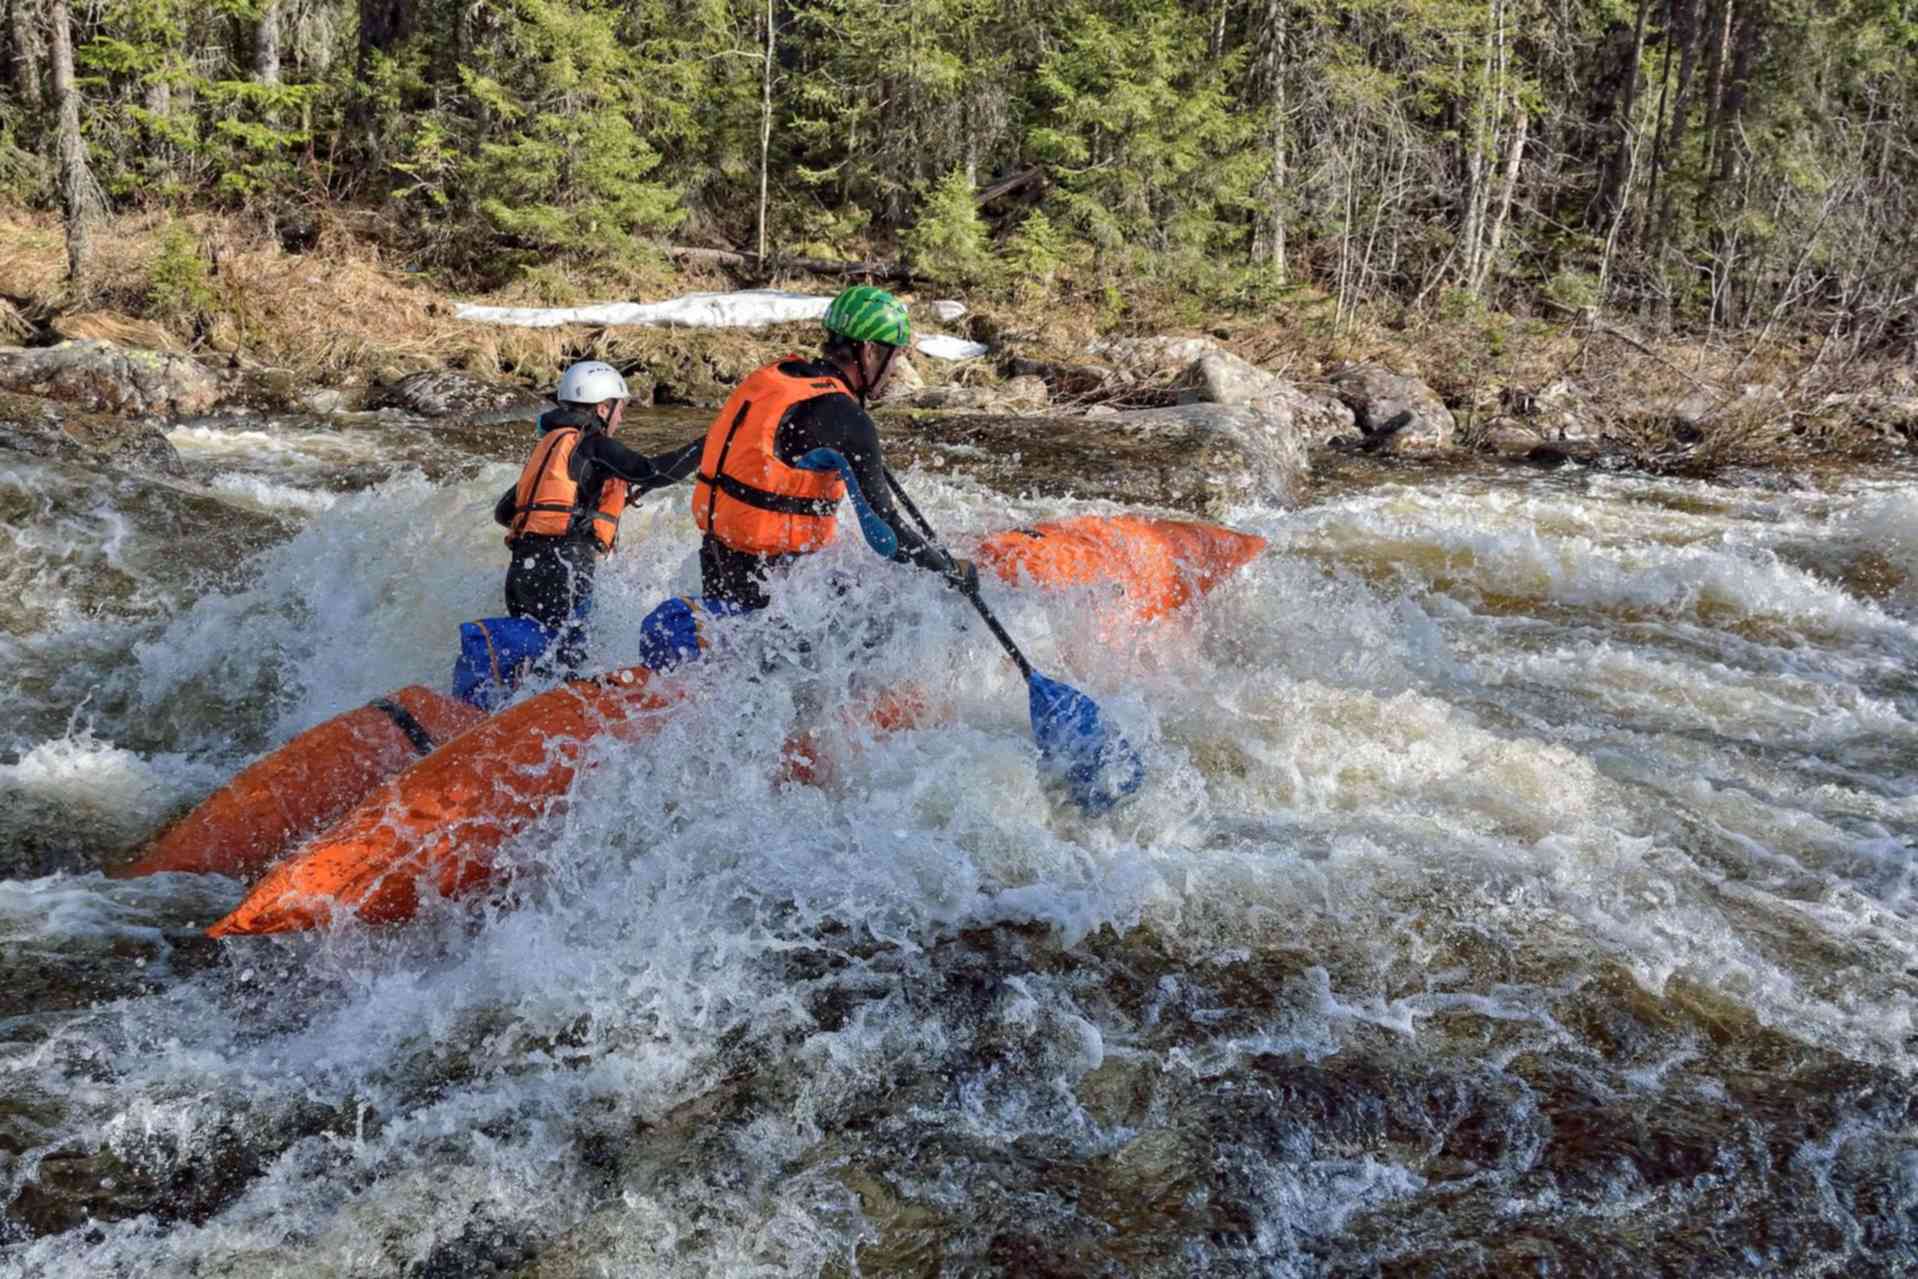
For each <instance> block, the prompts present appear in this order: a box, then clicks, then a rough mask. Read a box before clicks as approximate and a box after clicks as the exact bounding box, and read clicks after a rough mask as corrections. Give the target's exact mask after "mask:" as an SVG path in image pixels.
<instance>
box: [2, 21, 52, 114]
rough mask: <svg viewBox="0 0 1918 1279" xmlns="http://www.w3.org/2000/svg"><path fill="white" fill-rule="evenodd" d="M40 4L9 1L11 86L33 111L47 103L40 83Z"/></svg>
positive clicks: (8, 25)
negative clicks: (11, 54)
mask: <svg viewBox="0 0 1918 1279" xmlns="http://www.w3.org/2000/svg"><path fill="white" fill-rule="evenodd" d="M39 10H40V4H39V0H8V3H7V29H8V38H9V40H10V42H11V43H12V46H13V68H12V71H11V73H10V82H11V83H12V85H13V90H14V92H15V93H17V94H19V95H20V100H21V101H22V102H24V103H26V104H27V105H28V106H30V107H38V106H43V105H45V103H46V100H47V98H46V91H45V90H44V89H43V88H42V87H41V82H40V75H41V73H40V55H41V49H40V35H39V22H38V19H39V16H40V13H39Z"/></svg>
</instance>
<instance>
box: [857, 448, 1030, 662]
mask: <svg viewBox="0 0 1918 1279" xmlns="http://www.w3.org/2000/svg"><path fill="white" fill-rule="evenodd" d="M886 487H888V488H890V489H891V490H892V495H893V496H894V497H896V498H898V499H899V505H901V506H903V507H905V508H906V514H908V515H910V516H912V520H913V523H915V524H917V525H918V526H919V531H920V532H921V533H924V534H925V535H926V540H927V541H928V542H931V543H932V544H933V545H934V546H937V547H939V549H940V550H942V551H944V550H945V549H946V548H945V547H944V546H943V545H941V544H940V541H939V535H938V534H937V533H935V532H933V531H932V525H930V524H928V523H926V517H925V516H923V515H921V514H920V513H919V508H918V507H917V506H914V505H913V503H912V499H911V498H910V497H907V496H906V490H905V489H903V488H901V487H900V486H899V481H898V480H895V479H894V478H893V477H892V469H891V468H890V467H887V468H886ZM946 553H947V555H951V552H950V551H947V552H946ZM961 589H962V590H963V592H964V594H965V597H966V598H967V599H969V600H971V601H972V606H973V607H974V608H976V609H978V610H979V616H980V617H982V618H984V619H985V621H986V629H987V630H989V631H991V632H992V635H993V638H994V639H996V640H998V641H999V642H1000V643H1001V644H1003V645H1005V649H1006V653H1007V655H1008V656H1010V657H1011V658H1012V660H1013V662H1014V663H1015V664H1016V665H1017V666H1018V667H1019V673H1020V674H1021V675H1023V676H1025V677H1026V680H1027V682H1028V683H1030V682H1031V680H1032V663H1031V662H1028V661H1027V660H1026V655H1025V654H1024V653H1021V652H1020V651H1019V646H1018V645H1017V644H1015V643H1013V642H1012V636H1010V635H1008V634H1006V628H1005V627H1003V626H1001V625H999V619H998V618H996V617H994V616H993V615H992V610H991V609H989V608H987V607H986V602H985V601H984V600H982V599H980V598H979V588H978V587H977V586H970V587H963V588H961Z"/></svg>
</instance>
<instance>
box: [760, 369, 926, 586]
mask: <svg viewBox="0 0 1918 1279" xmlns="http://www.w3.org/2000/svg"><path fill="white" fill-rule="evenodd" d="M814 449H832V450H833V451H834V452H836V453H838V454H839V455H840V456H841V457H843V458H845V459H846V461H847V463H848V464H850V465H851V467H852V473H853V478H854V479H855V480H857V481H858V482H859V489H860V491H861V492H862V493H864V494H865V497H866V505H868V506H870V507H871V508H872V511H873V514H875V515H877V516H878V517H879V518H880V519H882V520H884V521H885V522H886V524H887V525H888V526H889V527H890V528H891V529H892V531H893V534H894V536H896V537H897V538H898V539H899V549H898V550H897V551H896V552H894V553H893V557H892V558H893V559H894V560H896V561H897V562H899V563H901V564H917V565H918V566H919V567H920V568H927V569H931V570H933V571H934V572H936V573H943V572H945V571H946V570H947V569H949V568H951V567H952V557H951V556H949V555H947V554H946V553H945V552H944V551H942V550H940V549H939V548H938V547H936V546H934V545H932V544H931V543H930V542H928V541H926V539H925V538H923V537H921V536H919V533H918V530H916V529H914V528H912V527H911V526H910V525H908V524H907V523H906V522H905V521H904V520H903V519H901V518H900V514H899V508H898V507H897V506H895V505H894V504H893V500H892V486H891V485H889V484H887V483H886V464H885V460H884V459H883V458H882V457H881V456H880V453H879V428H878V427H877V426H875V425H873V420H872V417H871V415H869V414H868V413H867V412H866V411H865V410H864V409H862V408H860V407H859V403H858V401H856V400H854V399H852V398H851V397H850V396H845V395H822V396H820V397H819V398H818V399H813V400H806V401H804V402H803V403H801V404H799V405H798V406H797V407H796V408H794V409H793V411H792V413H791V414H790V415H789V416H788V417H787V418H786V420H785V421H784V422H783V423H781V424H780V427H779V432H778V434H777V435H776V436H775V437H774V440H773V452H774V453H776V454H777V455H778V457H779V460H780V461H782V462H785V463H786V464H787V465H789V466H790V465H795V464H797V463H798V461H799V459H800V458H802V457H804V456H805V455H806V454H808V453H810V452H812V451H813V450H814Z"/></svg>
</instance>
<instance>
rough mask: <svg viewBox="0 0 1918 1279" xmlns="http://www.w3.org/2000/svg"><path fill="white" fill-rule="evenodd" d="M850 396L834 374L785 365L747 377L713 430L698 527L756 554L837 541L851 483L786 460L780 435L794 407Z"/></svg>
mask: <svg viewBox="0 0 1918 1279" xmlns="http://www.w3.org/2000/svg"><path fill="white" fill-rule="evenodd" d="M786 358H787V359H788V360H796V359H798V358H799V357H798V356H787V357H786ZM782 362H783V361H782ZM845 394H846V388H845V387H843V386H841V385H840V384H839V383H838V382H836V381H834V380H833V379H832V378H816V377H806V378H801V377H791V376H789V375H787V374H785V373H781V372H780V371H779V365H778V364H768V365H767V366H766V367H765V368H763V369H760V370H759V371H758V372H757V373H754V374H753V375H752V376H751V377H749V378H747V379H746V380H745V381H744V382H742V383H741V384H740V386H739V389H738V390H737V391H734V392H733V394H732V398H731V399H729V400H727V401H726V403H725V406H724V407H722V408H721V409H720V410H719V415H718V416H717V417H715V418H714V419H713V424H712V425H711V426H710V427H708V428H707V429H706V446H705V448H704V449H702V450H701V451H700V454H699V476H698V478H697V479H696V480H695V481H694V483H693V520H694V522H695V523H697V524H698V525H699V531H700V532H702V533H705V534H706V535H707V536H709V537H716V538H718V539H719V540H720V541H721V542H723V543H725V544H726V545H727V546H729V547H731V548H732V549H733V550H735V551H743V552H745V553H747V554H749V555H803V554H805V553H806V552H808V551H816V550H818V549H819V548H820V547H822V546H824V545H826V544H827V543H828V542H830V541H832V538H833V532H834V530H835V529H837V528H838V522H837V520H836V518H835V512H836V511H837V510H838V509H839V499H841V498H842V497H844V496H845V495H846V482H845V481H844V480H842V479H840V478H839V475H838V473H837V472H828V471H802V470H800V469H799V468H798V467H796V466H788V465H786V464H785V463H784V462H782V461H780V460H779V458H778V456H777V455H776V454H775V453H774V452H773V437H774V436H775V435H776V434H777V433H778V431H779V424H780V422H782V421H783V420H785V417H786V414H787V413H789V412H790V411H791V410H792V409H793V407H794V406H795V405H798V404H803V403H804V402H805V401H807V400H815V399H818V398H820V397H821V396H826V395H845Z"/></svg>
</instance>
